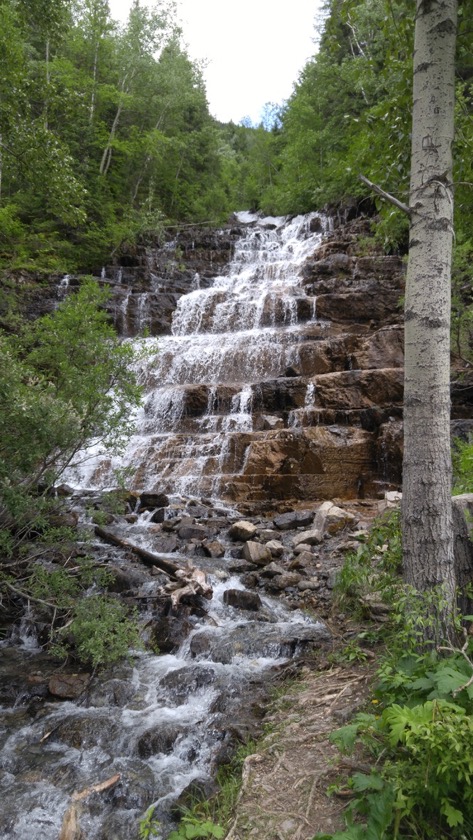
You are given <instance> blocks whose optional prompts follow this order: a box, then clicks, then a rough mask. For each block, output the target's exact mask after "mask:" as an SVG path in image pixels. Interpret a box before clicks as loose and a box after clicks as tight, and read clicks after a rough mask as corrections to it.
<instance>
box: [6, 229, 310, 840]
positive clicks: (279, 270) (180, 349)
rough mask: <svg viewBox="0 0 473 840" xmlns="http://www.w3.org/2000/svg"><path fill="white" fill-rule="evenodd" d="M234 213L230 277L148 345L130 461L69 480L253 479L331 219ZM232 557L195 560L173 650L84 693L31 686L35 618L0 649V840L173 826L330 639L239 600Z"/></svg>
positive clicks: (274, 607)
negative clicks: (270, 390)
mask: <svg viewBox="0 0 473 840" xmlns="http://www.w3.org/2000/svg"><path fill="white" fill-rule="evenodd" d="M238 218H239V223H240V224H241V225H244V226H245V227H246V230H245V232H244V234H243V235H242V237H241V239H240V240H239V242H238V243H237V245H236V247H235V252H234V257H233V260H232V261H231V263H230V265H229V268H228V271H227V273H226V274H225V275H220V276H218V277H216V278H215V280H214V282H213V285H212V286H211V287H210V288H200V285H201V284H200V282H199V279H198V278H195V282H194V283H193V284H192V285H193V288H192V291H190V292H189V293H188V294H186V295H183V296H182V297H181V298H180V300H179V303H178V306H177V309H176V312H175V314H174V319H173V328H172V334H171V335H170V336H167V337H161V338H159V339H153V338H149V339H144V340H143V344H144V345H145V347H146V348H147V349H148V351H149V352H148V358H147V361H146V363H145V364H144V366H143V367H142V369H141V371H140V372H139V375H140V377H141V380H142V382H143V384H144V387H145V402H144V406H143V408H142V410H141V411H140V413H139V416H138V418H137V430H136V433H135V435H134V437H133V438H132V440H131V442H130V445H129V447H128V450H127V452H126V454H125V456H124V458H121V459H117V460H112V461H110V460H108V459H107V458H105V457H104V456H101V455H97V456H94V457H89V459H88V460H87V461H86V462H85V464H83V465H82V466H81V467H80V468H78V469H77V471H76V472H75V474H74V475H73V474H72V473H71V472H70V473H69V475H68V476H67V479H66V480H67V481H69V482H70V483H75V484H77V485H78V486H79V487H82V488H84V487H88V488H99V487H100V488H103V487H107V486H110V485H114V484H115V478H114V472H113V471H114V469H115V468H116V467H126V466H130V467H132V468H133V470H134V472H135V474H136V479H135V487H136V488H139V489H140V490H144V489H147V490H154V489H156V488H157V489H159V491H165V492H168V493H169V492H170V493H172V494H182V495H197V494H200V495H202V494H203V493H208V494H212V495H214V496H216V497H218V496H224V495H225V493H226V491H227V489H228V486H229V482H230V481H231V476H235V475H238V474H241V473H243V472H244V470H245V467H246V464H247V462H248V458H249V450H250V447H249V445H248V443H247V441H248V439H249V437H250V436H251V435H254V434H256V435H258V434H260V435H261V434H263V432H261V431H258V430H257V431H256V432H255V430H254V424H255V417H257V416H258V411H259V412H260V414H261V413H262V408H261V400H262V393H263V390H264V383H265V381H267V380H272V379H276V378H278V377H280V376H285V375H286V371H287V370H288V369H290V368H291V367H293V366H297V365H298V363H299V347H300V329H301V325H304V324H305V325H307V324H309V325H311V324H312V323H313V319H314V315H315V311H316V310H315V300H314V299H313V298H311V297H310V296H307V295H306V294H305V292H304V289H303V286H302V285H301V282H300V268H301V265H302V263H303V262H304V260H305V258H306V256H307V255H308V254H310V253H312V252H313V251H314V249H315V248H316V246H317V244H318V243H319V242H320V239H321V234H320V233H319V232H312V230H315V229H317V230H320V227H321V224H322V223H321V221H320V219H318V217H317V215H316V214H312V215H309V216H305V217H298V218H296V219H293V220H292V221H290V222H289V223H287V222H286V220H284V219H276V218H275V219H273V218H266V219H261V218H259V217H257V216H255V215H252V214H239V217H238ZM121 279H122V278H121V277H120V280H121ZM133 298H135V300H134V305H135V304H136V302H137V300H138V303H139V306H138V316H139V319H140V322H141V324H146V323H148V315H147V312H146V297H145V296H144V295H143V296H141V297H139V296H138V295H137V294H131V293H129V292H128V291H127V289H126V287H125V286H124V285H123V286H121V287H120V295H119V300H120V301H121V305H120V307H119V310H117V313H118V314H117V318H118V320H119V321H120V323H122V325H123V333H124V334H125V335H126V334H127V324H128V320H127V319H128V317H129V312H128V306H129V303H130V301H131V300H132V299H133ZM135 309H136V306H135ZM135 320H136V319H135ZM313 399H314V387H313V385H311V383H310V382H304V383H303V386H302V395H301V408H302V410H304V411H309V410H310V409H311V406H312V404H313ZM258 406H260V407H259V408H258ZM287 415H288V416H287V417H286V420H285V421H283V420H282V419H281V418H273V419H272V420H271V418H266V421H265V422H267V423H272V422H274V424H275V425H276V428H280V427H281V426H282V425H283V424H284V422H285V423H286V428H285V429H284V431H286V430H290V427H291V426H292V425H293V423H292V421H291V417H290V416H289V412H288V413H287ZM295 425H297V424H295ZM89 455H90V453H89ZM227 513H228V512H227ZM140 522H141V523H142V525H140ZM127 527H128V526H127ZM132 527H133V529H134V533H133V540H134V541H135V542H136V541H137V536H136V535H137V534H139V533H140V529H141V528H143V529H144V532H145V533H146V531H147V529H149V527H150V521H149V519H146V521H145V517H144V516H143V517H139V520H138V523H135V524H134V525H132ZM144 539H146V538H144ZM138 541H139V537H138ZM145 547H146V543H145ZM149 547H150V548H153V545H152V541H151V543H149ZM112 556H113V557H114V556H115V555H114V554H113V552H112ZM172 557H173V558H174V559H175V558H176V555H174V554H173V555H172ZM231 557H232V547H231V545H227V550H226V554H225V557H224V558H222V559H221V560H219V561H218V563H219V568H220V572H218V571H217V570H216V561H215V560H213V561H211V563H210V561H207V567H205V561H203V560H202V558H199V555H197V557H194V555H192V561H193V562H194V563H196V564H197V565H198V564H201V565H203V566H204V568H206V571H209V570H210V571H211V576H210V580H211V584H212V587H213V598H212V600H211V602H210V603H209V604H208V605H207V610H206V611H205V613H203V614H202V615H201V617H200V618H197V617H196V616H195V615H193V616H191V619H192V620H191V629H190V633H189V634H188V635H187V638H186V639H185V641H184V642H183V643H182V644H181V646H180V647H179V649H177V650H176V652H175V653H172V654H165V655H162V656H156V655H153V654H151V653H134V654H133V658H132V662H131V663H130V664H125V665H122V666H120V667H119V668H115V669H114V670H113V672H108V673H107V674H105V675H103V676H101V677H100V678H99V679H95V680H93V681H92V683H91V684H90V686H89V688H88V689H87V691H85V692H84V694H83V695H82V696H81V697H80V698H79V699H78V700H75V701H72V700H70V701H66V702H62V703H57V702H53V701H52V700H51V698H49V700H48V699H47V700H46V702H41V703H40V705H39V706H38V705H36V704H35V702H34V690H33V689H34V686H35V685H36V682H35V680H36V679H38V680H39V682H41V677H40V672H41V668H42V667H49V668H51V665H50V664H49V665H46V666H45V665H44V664H43V665H42V661H43V660H42V659H41V655H40V652H39V650H37V649H35V638H36V637H35V635H34V624H32V623H31V621H30V618H29V617H27V618H25V620H24V621H23V624H22V625H21V626H19V628H18V630H17V633H16V635H15V634H14V635H13V636H12V637H11V638H10V640H9V641H8V642H4V643H2V650H1V653H2V660H1V664H0V689H1V688H2V686H7V688H8V687H9V686H12V685H14V683H15V679H16V675H17V673H19V672H24V673H25V674H26V675H27V676H26V677H25V680H24V681H25V684H26V685H31V686H32V688H31V692H32V693H31V695H28V697H26V696H25V695H24V694H23V693H21V692H20V693H19V694H18V695H17V699H16V705H12V704H11V703H8V702H6V701H5V699H4V700H3V702H4V705H3V706H1V705H0V746H1V747H2V753H1V757H0V795H1V797H2V809H1V813H0V836H1V837H2V838H5V840H25V838H26V837H28V838H29V840H56V839H57V838H59V837H60V835H61V826H64V822H63V821H64V819H65V815H67V814H69V813H72V812H73V815H74V818H75V819H76V820H77V821H78V823H79V825H80V831H81V832H82V833H81V835H80V836H81V838H84V840H136V838H137V836H138V823H139V819H140V817H141V816H142V815H143V813H144V812H145V810H146V809H147V808H148V807H149V806H150V805H155V813H156V816H157V818H158V819H159V820H160V821H161V823H162V837H163V838H164V837H166V836H167V835H168V834H169V831H170V825H171V824H172V810H173V804H174V803H175V801H176V800H177V799H178V798H179V797H180V796H181V794H182V793H183V792H184V791H186V789H188V788H189V786H191V785H192V784H194V783H196V784H197V785H199V786H200V787H201V788H203V789H205V787H206V785H208V784H209V780H210V779H211V777H212V774H213V772H214V770H215V766H216V763H217V762H218V761H220V760H221V757H222V752H223V753H225V748H226V744H227V740H228V739H229V733H230V732H231V731H232V730H234V729H235V728H236V729H238V727H242V726H243V728H244V710H245V708H247V709H248V708H250V707H251V704H252V702H253V701H254V698H255V695H256V694H257V693H258V691H259V690H261V686H262V685H263V684H264V682H265V680H266V679H267V678H269V677H270V675H271V673H272V671H273V670H274V667H275V666H276V665H278V664H281V663H282V662H284V661H286V659H287V658H288V657H292V656H294V655H297V654H298V653H299V652H301V651H303V650H305V649H306V646H307V645H309V646H311V645H313V644H314V643H315V644H318V643H319V642H320V640H321V639H325V638H327V631H326V630H325V628H324V627H323V625H321V624H319V623H317V622H314V621H312V620H310V619H308V618H307V617H305V616H303V615H302V614H300V613H298V612H288V611H287V610H286V609H285V608H284V607H283V606H281V604H279V603H278V602H277V601H275V600H273V599H271V598H267V597H263V598H262V606H261V609H260V610H259V611H258V612H257V613H251V612H248V611H246V610H239V609H234V608H233V607H231V606H229V602H228V601H226V599H225V591H227V590H235V589H237V590H238V589H241V588H242V585H241V583H240V581H239V579H238V578H235V577H232V576H231V565H230V564H231ZM178 559H179V558H178ZM180 559H181V560H183V559H184V558H180ZM113 562H115V561H113ZM117 562H118V563H120V559H119V557H118V555H117ZM209 564H210V565H209ZM156 586H157V584H156V585H155V584H154V583H153V579H152V578H151V579H150V580H149V581H148V583H147V584H146V585H145V586H144V588H143V598H144V602H145V603H146V604H152V603H153V597H154V594H155V588H156ZM147 609H149V608H147ZM14 646H16V647H14ZM52 667H53V668H54V666H52ZM42 684H44V681H43V683H42ZM27 694H28V692H27ZM6 696H7V698H8V697H10V694H9V689H8V690H7V692H6ZM44 696H45V695H43V699H44ZM46 696H47V697H49V695H47V694H46ZM3 697H5V695H3ZM31 697H33V700H31ZM1 702H2V694H1V693H0V703H1ZM114 778H117V779H119V781H118V782H117V783H116V784H115V783H114V784H113V785H111V786H110V788H109V789H108V788H107V789H105V790H104V791H102V792H100V793H99V792H97V793H92V794H91V795H88V796H86V797H85V798H84V800H83V801H80V800H74V799H73V796H74V793H75V792H76V793H77V792H80V791H84V790H87V789H89V788H91V787H93V786H94V785H100V784H101V783H103V782H106V781H107V780H110V779H114ZM77 830H78V831H79V829H77ZM66 836H68V835H67V834H66ZM73 836H76V835H73ZM77 836H78V835H77Z"/></svg>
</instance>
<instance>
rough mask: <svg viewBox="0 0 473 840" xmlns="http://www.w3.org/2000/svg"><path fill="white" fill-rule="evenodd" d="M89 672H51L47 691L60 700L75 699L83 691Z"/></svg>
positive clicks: (88, 680)
mask: <svg viewBox="0 0 473 840" xmlns="http://www.w3.org/2000/svg"><path fill="white" fill-rule="evenodd" d="M89 682H90V674H53V676H52V677H51V678H50V680H49V683H48V690H49V693H50V694H52V695H53V697H60V698H61V699H62V700H66V699H67V700H75V699H76V698H77V697H80V695H81V694H83V692H84V691H85V689H86V688H87V686H88V684H89Z"/></svg>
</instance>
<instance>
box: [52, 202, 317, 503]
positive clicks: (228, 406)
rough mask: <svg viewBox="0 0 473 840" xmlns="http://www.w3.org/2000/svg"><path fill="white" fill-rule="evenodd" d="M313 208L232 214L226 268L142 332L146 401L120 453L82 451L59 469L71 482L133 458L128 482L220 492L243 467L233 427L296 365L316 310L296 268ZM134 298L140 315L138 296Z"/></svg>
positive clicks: (309, 241)
mask: <svg viewBox="0 0 473 840" xmlns="http://www.w3.org/2000/svg"><path fill="white" fill-rule="evenodd" d="M314 218H318V214H315V213H312V214H309V215H307V216H298V217H296V218H294V219H292V220H290V221H287V220H286V219H285V218H273V217H267V218H261V217H259V216H257V215H256V214H251V213H240V214H238V220H239V222H240V223H241V224H244V225H246V226H247V227H246V230H245V232H244V234H243V236H242V237H241V239H240V240H239V241H238V242H237V244H236V246H235V252H234V256H233V259H232V261H231V263H230V265H229V267H228V270H227V272H226V273H225V275H219V276H217V277H216V278H215V280H214V282H213V285H212V286H211V287H210V288H206V289H200V288H199V287H198V286H199V284H198V283H196V284H193V285H194V288H193V290H192V291H190V292H189V293H188V294H186V295H183V296H182V297H181V298H180V300H179V301H178V305H177V309H176V311H175V313H174V318H173V325H172V335H170V336H166V337H161V338H159V339H154V338H149V339H144V340H142V342H141V343H142V344H143V345H144V346H145V347H146V349H147V351H148V360H147V363H146V364H145V365H144V366H143V367H142V368H141V370H140V371H139V378H140V381H141V382H142V384H143V386H144V389H145V401H144V405H143V407H142V409H141V410H140V412H139V414H138V417H137V426H136V432H135V434H134V436H133V437H132V439H131V441H130V444H129V446H128V448H127V450H126V452H125V454H124V456H123V457H121V458H119V459H118V458H115V459H109V458H107V457H106V456H100V455H99V456H98V457H97V456H96V455H95V453H89V456H90V455H91V454H92V455H93V456H94V457H92V458H91V457H89V458H88V460H87V461H86V462H85V463H84V464H82V465H81V467H80V468H79V469H78V470H77V471H76V472H75V473H74V474H73V473H72V472H69V473H68V475H67V476H66V477H65V478H66V480H67V481H68V482H69V483H70V484H74V485H75V486H79V487H89V488H103V487H105V486H113V485H114V483H115V480H114V470H115V469H118V468H121V467H130V466H132V467H134V468H135V469H136V479H135V488H136V489H139V490H145V489H146V490H154V489H159V490H163V491H165V492H168V493H169V492H171V493H178V494H181V495H185V494H193V495H195V494H199V493H203V492H206V493H208V492H212V493H214V494H215V495H217V496H218V495H219V494H220V490H221V488H222V486H224V484H225V476H226V475H228V474H230V473H238V472H241V470H242V469H243V468H244V458H242V456H241V455H240V456H238V457H236V456H235V451H236V450H235V447H234V446H232V443H231V435H232V434H233V433H237V432H238V433H242V432H251V431H252V429H253V421H252V403H253V396H254V390H255V388H257V387H258V384H259V383H261V382H264V381H266V380H271V379H275V378H277V377H279V376H282V375H284V371H285V370H286V369H287V368H288V367H289V366H297V364H298V361H299V347H300V344H299V343H298V333H299V331H300V326H301V323H303V322H304V321H305V322H307V321H311V320H312V319H313V318H314V316H315V312H316V303H315V299H314V298H310V297H307V295H306V293H305V291H304V288H303V285H302V283H301V276H300V271H301V266H302V264H303V263H304V261H305V260H306V258H307V257H308V256H309V255H310V254H312V253H313V252H314V250H315V249H316V247H317V246H318V245H319V244H320V240H321V236H322V235H321V234H320V233H312V232H311V231H310V227H311V222H313V221H314ZM324 224H326V223H325V222H324ZM195 286H197V288H196V287H195ZM128 297H129V296H128ZM128 297H127V295H124V297H123V300H122V303H121V309H122V312H121V320H122V321H124V320H125V315H126V307H127V305H128ZM142 308H143V311H142V313H141V315H140V318H141V322H142V324H146V321H147V316H146V312H145V298H144V297H143V301H142ZM196 388H200V393H197V395H196V399H197V400H198V404H197V406H196V407H194V403H193V399H194V397H193V394H194V395H195V392H196ZM202 400H204V404H202ZM289 425H292V422H291V419H290V420H289ZM229 436H230V437H229ZM225 453H228V454H229V457H228V458H227V459H225V457H223V456H224V455H225Z"/></svg>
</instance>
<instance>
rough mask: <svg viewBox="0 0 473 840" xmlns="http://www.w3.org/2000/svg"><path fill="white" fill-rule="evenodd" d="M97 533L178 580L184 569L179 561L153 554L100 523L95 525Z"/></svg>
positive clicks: (148, 564) (103, 538)
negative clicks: (179, 573) (102, 526)
mask: <svg viewBox="0 0 473 840" xmlns="http://www.w3.org/2000/svg"><path fill="white" fill-rule="evenodd" d="M95 533H96V534H97V536H98V537H100V539H102V540H105V542H108V543H111V544H112V545H117V546H118V547H119V548H125V549H127V550H128V551H132V552H133V553H134V554H137V555H138V557H139V558H140V559H141V560H142V561H143V563H145V565H146V566H157V568H158V569H161V571H163V572H165V573H166V574H167V575H169V577H172V578H174V579H175V580H178V578H179V575H177V574H176V572H179V571H183V567H182V566H179V565H178V564H177V563H172V562H171V560H168V559H167V558H166V559H165V558H164V557H162V555H160V554H153V552H152V551H147V550H146V549H145V548H141V546H139V545H135V544H134V543H131V542H129V540H125V539H123V537H119V536H117V534H114V533H113V532H112V531H107V530H105V528H101V527H100V525H96V526H95Z"/></svg>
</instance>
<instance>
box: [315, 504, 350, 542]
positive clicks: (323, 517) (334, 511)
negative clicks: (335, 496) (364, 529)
mask: <svg viewBox="0 0 473 840" xmlns="http://www.w3.org/2000/svg"><path fill="white" fill-rule="evenodd" d="M354 521H355V516H354V515H353V513H350V512H349V511H347V510H343V508H340V507H337V505H334V504H333V502H323V504H321V505H320V507H319V509H318V511H317V513H316V515H315V523H314V524H315V527H316V528H318V530H319V531H322V532H323V531H325V532H326V533H328V534H331V535H332V536H333V535H334V534H337V533H338V532H339V531H342V530H343V528H345V526H346V525H348V524H352V523H353V522H354Z"/></svg>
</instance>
